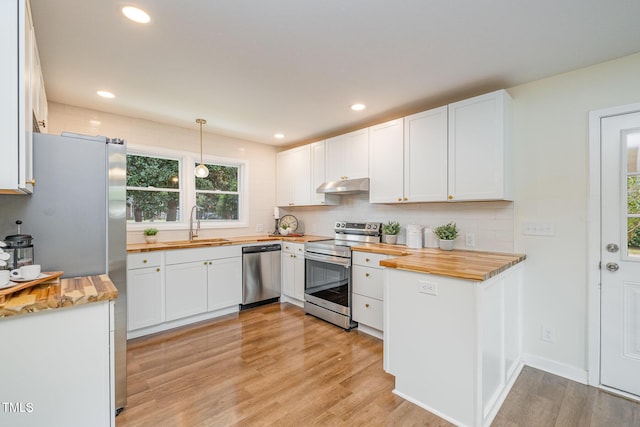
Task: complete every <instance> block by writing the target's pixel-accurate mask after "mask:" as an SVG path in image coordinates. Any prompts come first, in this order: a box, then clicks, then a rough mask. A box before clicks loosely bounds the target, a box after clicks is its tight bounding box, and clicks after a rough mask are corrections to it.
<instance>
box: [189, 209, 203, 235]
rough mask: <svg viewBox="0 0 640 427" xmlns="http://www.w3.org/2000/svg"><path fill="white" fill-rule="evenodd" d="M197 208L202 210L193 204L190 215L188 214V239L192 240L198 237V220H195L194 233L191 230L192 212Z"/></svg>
mask: <svg viewBox="0 0 640 427" xmlns="http://www.w3.org/2000/svg"><path fill="white" fill-rule="evenodd" d="M197 210H202V208H201V207H200V206H198V205H193V207H192V208H191V215H189V240H193V239H194V238H196V237H198V231H200V220H197V226H196V231H195V233H194V232H193V214H194V213H195V212H196V211H197Z"/></svg>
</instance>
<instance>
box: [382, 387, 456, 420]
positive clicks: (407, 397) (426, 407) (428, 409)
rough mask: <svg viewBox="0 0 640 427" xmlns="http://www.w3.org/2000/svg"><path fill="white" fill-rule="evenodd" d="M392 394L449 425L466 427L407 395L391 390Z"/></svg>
mask: <svg viewBox="0 0 640 427" xmlns="http://www.w3.org/2000/svg"><path fill="white" fill-rule="evenodd" d="M392 393H393V394H395V395H396V396H399V397H401V398H403V399H404V400H407V401H409V402H411V403H413V404H414V405H418V406H419V407H421V408H422V409H424V410H425V411H428V412H431V413H432V414H434V415H436V416H438V417H440V418H442V419H443V420H446V421H449V422H450V423H451V424H455V425H456V426H458V427H467V425H466V424H464V423H461V422H460V421H458V420H456V419H455V418H452V417H450V416H448V415H446V414H443V413H442V412H440V411H437V410H435V409H433V408H432V407H431V406H429V405H425V404H424V403H422V402H420V401H419V400H416V399H414V398H413V397H411V396H408V395H406V394H404V393H402V392H399V391H398V390H397V389H393V391H392Z"/></svg>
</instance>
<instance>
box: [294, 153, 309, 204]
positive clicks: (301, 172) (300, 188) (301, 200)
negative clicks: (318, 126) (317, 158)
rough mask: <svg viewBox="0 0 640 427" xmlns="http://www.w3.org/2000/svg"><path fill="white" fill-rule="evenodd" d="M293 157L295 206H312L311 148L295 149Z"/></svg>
mask: <svg viewBox="0 0 640 427" xmlns="http://www.w3.org/2000/svg"><path fill="white" fill-rule="evenodd" d="M291 151H293V157H292V159H291V160H292V165H291V166H292V170H293V177H292V179H291V184H292V186H293V200H292V202H293V204H294V205H298V206H305V205H310V204H311V147H310V146H309V145H304V146H302V147H298V148H294V149H293V150H291Z"/></svg>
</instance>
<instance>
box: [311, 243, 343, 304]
mask: <svg viewBox="0 0 640 427" xmlns="http://www.w3.org/2000/svg"><path fill="white" fill-rule="evenodd" d="M304 299H305V301H307V302H309V303H312V304H315V305H318V306H320V307H323V308H326V309H328V310H331V311H334V312H336V313H340V314H343V315H346V316H350V315H351V259H349V258H339V257H332V256H327V255H317V254H313V253H308V252H307V253H306V254H305V284H304Z"/></svg>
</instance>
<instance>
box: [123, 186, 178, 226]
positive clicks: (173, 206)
mask: <svg viewBox="0 0 640 427" xmlns="http://www.w3.org/2000/svg"><path fill="white" fill-rule="evenodd" d="M179 196H180V193H174V192H171V193H169V192H166V191H140V190H127V221H129V222H148V221H155V222H165V221H179V220H180V209H179V207H180V202H179V200H180V199H179Z"/></svg>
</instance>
